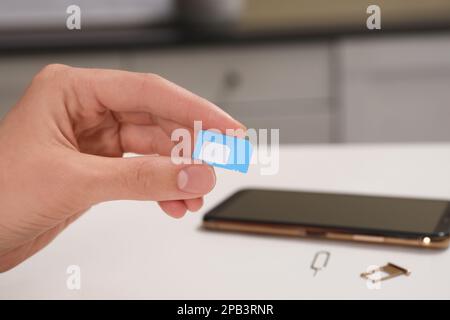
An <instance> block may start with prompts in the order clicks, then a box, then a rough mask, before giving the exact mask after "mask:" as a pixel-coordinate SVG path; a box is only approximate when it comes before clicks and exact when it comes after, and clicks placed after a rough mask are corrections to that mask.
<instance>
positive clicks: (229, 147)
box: [192, 130, 253, 173]
mask: <svg viewBox="0 0 450 320" xmlns="http://www.w3.org/2000/svg"><path fill="white" fill-rule="evenodd" d="M252 151H253V148H252V145H251V143H250V141H248V140H247V139H240V138H237V137H232V136H227V135H224V134H221V133H217V132H214V131H205V130H200V131H199V132H198V135H197V142H196V143H195V148H194V154H193V155H192V158H194V159H197V160H202V161H204V162H206V163H207V164H210V165H212V166H215V167H219V168H224V169H228V170H235V171H239V172H243V173H247V171H248V167H249V165H250V159H251V156H252Z"/></svg>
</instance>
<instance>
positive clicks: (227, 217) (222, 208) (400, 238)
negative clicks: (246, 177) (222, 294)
mask: <svg viewBox="0 0 450 320" xmlns="http://www.w3.org/2000/svg"><path fill="white" fill-rule="evenodd" d="M202 225H203V227H204V228H207V229H213V230H225V231H238V232H251V233H260V234H272V235H286V236H297V237H313V238H324V239H333V240H350V241H360V242H371V243H384V244H394V245H406V246H417V247H426V248H447V247H448V245H449V240H450V236H449V229H450V202H449V200H434V199H413V198H397V197H380V196H368V195H356V194H333V193H318V192H299V191H287V190H264V189H245V190H241V191H239V192H237V193H235V194H233V195H232V196H231V197H229V198H228V199H226V200H225V201H223V202H222V203H220V204H219V205H217V206H216V207H215V208H213V209H212V210H210V211H209V212H208V213H206V214H205V216H204V217H203V224H202Z"/></svg>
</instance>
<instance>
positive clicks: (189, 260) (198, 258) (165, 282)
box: [0, 144, 450, 299]
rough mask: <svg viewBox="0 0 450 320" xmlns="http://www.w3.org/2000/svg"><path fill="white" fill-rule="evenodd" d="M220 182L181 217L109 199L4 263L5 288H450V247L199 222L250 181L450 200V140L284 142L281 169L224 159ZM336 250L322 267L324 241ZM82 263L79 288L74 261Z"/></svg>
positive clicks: (267, 294)
mask: <svg viewBox="0 0 450 320" xmlns="http://www.w3.org/2000/svg"><path fill="white" fill-rule="evenodd" d="M216 172H217V175H218V183H217V186H216V188H215V189H214V191H213V192H212V193H211V194H210V195H208V196H207V197H206V206H205V208H204V209H203V210H202V211H201V212H200V213H196V214H189V215H188V216H187V217H185V218H184V219H181V220H175V219H172V218H170V217H167V216H166V215H165V214H164V213H162V212H161V211H160V210H159V208H158V207H157V205H156V204H154V203H150V202H134V201H117V202H110V203H105V204H101V205H98V206H96V207H94V208H92V209H91V210H90V211H89V212H87V213H86V214H85V215H84V216H83V217H82V218H81V219H79V220H78V221H77V222H75V223H74V224H73V225H72V226H70V227H69V228H68V229H67V230H66V231H65V232H64V233H63V234H61V235H60V236H59V237H58V238H57V239H56V240H55V241H54V242H53V243H51V244H50V245H49V246H48V247H46V248H45V249H44V250H42V251H41V252H39V253H38V254H36V255H35V256H34V257H32V258H30V259H29V260H27V261H26V262H24V263H23V264H21V265H20V266H18V267H16V268H15V269H13V270H11V271H9V272H6V273H3V274H0V299H5V298H32V299H35V298H44V299H47V298H62V299H78V298H82V299H90V298H107V299H110V298H125V299H129V298H130V299H132V298H138V299H141V298H142V299H147V298H148V299H165V298H180V299H189V298H192V299H197V298H202V299H203V298H206V299H219V298H230V299H241V298H248V299H259V298H261V299H266V298H267V299H272V298H273V299H303V298H307V299H309V298H344V299H346V298H361V299H372V298H374V299H383V298H386V299H389V298H425V299H428V298H447V299H448V298H450V250H444V251H433V250H425V249H416V248H402V247H390V246H382V245H368V244H355V243H349V242H333V241H325V240H306V239H299V238H284V237H271V236H256V235H244V234H240V235H238V234H231V233H218V232H212V231H202V230H200V229H199V226H200V223H201V217H202V215H203V213H204V212H206V211H207V209H208V208H211V207H212V206H213V205H215V204H217V203H218V202H219V201H221V200H222V199H224V198H226V197H227V196H228V195H230V194H231V193H233V192H234V191H235V190H237V189H239V188H243V187H247V186H256V187H271V188H278V187H281V188H289V189H300V190H315V191H338V192H357V193H373V194H381V195H402V196H421V197H432V198H445V199H450V144H434V145H370V146H364V145H359V146H358V145H347V146H303V147H285V148H282V150H281V154H280V171H279V174H278V175H274V176H261V175H259V170H258V168H257V167H252V168H251V170H250V172H249V173H248V174H247V175H243V174H240V173H236V172H229V171H225V170H221V169H218V170H216ZM318 250H328V251H330V252H331V257H330V261H329V265H328V267H327V269H326V270H324V271H321V272H319V273H318V275H317V276H316V277H313V276H312V274H313V272H312V270H310V268H309V266H310V263H311V261H312V259H313V256H314V254H315V252H317V251H318ZM388 261H390V262H394V263H397V264H399V265H401V266H404V267H407V268H409V269H411V271H412V274H411V275H410V276H409V277H405V276H402V277H398V278H395V279H392V280H389V281H387V282H384V283H383V284H382V286H381V288H380V289H378V290H374V289H368V287H367V285H366V282H365V281H364V280H363V279H361V278H360V277H359V274H360V273H361V272H363V271H365V270H366V268H367V267H368V266H369V265H380V264H384V263H386V262H388ZM73 264H75V265H79V266H80V268H81V290H68V289H67V287H66V280H67V277H68V275H67V274H66V268H67V266H69V265H73Z"/></svg>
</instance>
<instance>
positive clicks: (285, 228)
mask: <svg viewBox="0 0 450 320" xmlns="http://www.w3.org/2000/svg"><path fill="white" fill-rule="evenodd" d="M202 227H203V228H205V229H209V230H219V231H234V232H241V233H253V234H269V235H277V236H290V237H300V238H315V239H330V240H342V241H353V242H365V243H378V244H388V245H400V246H410V247H421V248H430V249H445V248H447V247H448V246H449V244H450V236H449V237H443V238H429V237H424V238H416V239H413V238H402V237H386V236H374V235H368V234H356V233H349V232H344V231H339V230H336V229H327V228H317V227H306V226H299V225H281V224H266V223H264V224H262V223H254V222H252V223H249V222H238V221H223V220H214V221H212V220H207V221H205V220H204V221H203V224H202Z"/></svg>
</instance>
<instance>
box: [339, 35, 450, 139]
mask: <svg viewBox="0 0 450 320" xmlns="http://www.w3.org/2000/svg"><path fill="white" fill-rule="evenodd" d="M339 58H340V63H341V65H340V67H339V70H341V75H340V78H339V81H340V83H338V84H337V85H338V88H339V91H338V94H339V97H340V102H339V103H340V108H339V110H340V117H339V119H340V123H339V126H340V130H341V134H342V137H341V138H342V141H343V142H412V141H449V140H450V125H449V123H450V35H448V34H444V35H435V36H430V35H426V36H425V35H424V36H420V37H419V36H414V37H412V36H411V37H389V38H382V39H364V40H349V41H343V42H342V43H341V44H340V46H339Z"/></svg>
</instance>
